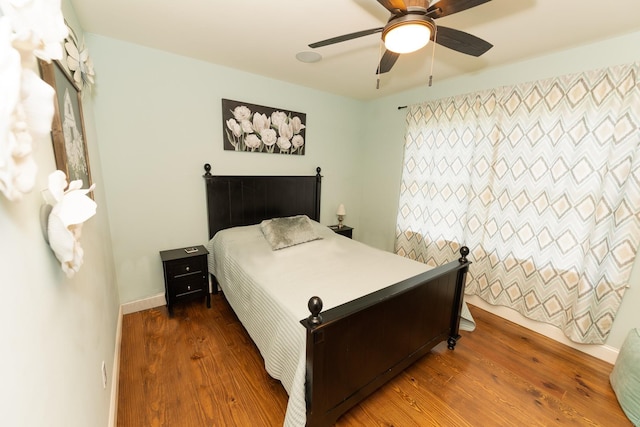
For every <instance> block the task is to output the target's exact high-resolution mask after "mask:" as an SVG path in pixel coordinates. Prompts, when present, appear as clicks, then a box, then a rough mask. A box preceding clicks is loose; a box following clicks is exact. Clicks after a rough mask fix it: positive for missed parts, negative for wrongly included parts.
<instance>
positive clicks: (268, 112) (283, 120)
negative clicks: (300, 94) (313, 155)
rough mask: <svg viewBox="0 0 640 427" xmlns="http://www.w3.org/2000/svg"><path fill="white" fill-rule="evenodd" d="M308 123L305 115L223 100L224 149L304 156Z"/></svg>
mask: <svg viewBox="0 0 640 427" xmlns="http://www.w3.org/2000/svg"><path fill="white" fill-rule="evenodd" d="M306 121H307V115H306V114H304V113H297V112H295V111H287V110H283V109H281V108H273V107H265V106H262V105H256V104H249V103H248V102H240V101H233V100H231V99H223V100H222V129H223V130H222V139H223V145H224V149H225V150H231V151H248V152H255V153H276V154H292V155H297V156H302V155H304V152H305V149H306V145H307V141H306V138H305V129H306V127H307V125H306Z"/></svg>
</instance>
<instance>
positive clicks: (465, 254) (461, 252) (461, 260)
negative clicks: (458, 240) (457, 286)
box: [458, 246, 469, 263]
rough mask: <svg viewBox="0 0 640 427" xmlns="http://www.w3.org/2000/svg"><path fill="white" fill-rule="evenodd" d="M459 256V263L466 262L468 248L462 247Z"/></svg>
mask: <svg viewBox="0 0 640 427" xmlns="http://www.w3.org/2000/svg"><path fill="white" fill-rule="evenodd" d="M460 255H462V256H461V257H460V258H458V261H459V262H461V263H462V262H467V255H469V248H468V247H466V246H463V247H461V248H460Z"/></svg>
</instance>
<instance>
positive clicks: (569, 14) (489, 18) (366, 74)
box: [71, 0, 640, 100]
mask: <svg viewBox="0 0 640 427" xmlns="http://www.w3.org/2000/svg"><path fill="white" fill-rule="evenodd" d="M71 3H72V5H73V7H74V9H75V11H76V14H77V16H78V19H79V20H80V23H81V25H82V27H83V29H84V31H86V32H89V33H94V34H99V35H102V36H106V37H111V38H115V39H119V40H124V41H127V42H131V43H135V44H139V45H143V46H148V47H151V48H155V49H160V50H164V51H168V52H173V53H176V54H179V55H183V56H187V57H192V58H197V59H200V60H203V61H208V62H212V63H216V64H220V65H223V66H227V67H232V68H236V69H239V70H244V71H248V72H250V73H254V74H260V75H263V76H266V77H270V78H274V79H278V80H284V81H288V82H291V83H295V84H299V85H302V86H307V87H311V88H315V89H319V90H322V91H326V92H331V93H335V94H340V95H344V96H347V97H351V98H356V99H362V100H370V99H374V98H379V97H383V96H387V95H390V94H393V93H397V92H400V91H403V90H406V89H409V88H412V87H417V86H423V85H425V84H426V83H427V82H428V78H429V74H430V68H431V55H432V49H431V46H432V45H431V44H429V45H428V46H427V47H426V48H423V49H421V50H419V51H417V52H414V53H411V54H405V55H401V56H400V58H399V59H398V61H397V63H396V64H395V66H394V67H393V69H392V70H391V71H390V72H389V73H387V74H384V75H382V76H381V80H380V89H376V75H375V70H376V67H377V64H378V60H379V55H380V34H374V35H370V36H366V37H362V38H359V39H355V40H350V41H347V42H343V43H339V44H336V45H332V46H326V47H322V48H318V49H315V51H317V52H318V53H320V54H321V55H322V57H323V59H322V60H321V61H320V62H317V63H312V64H307V63H302V62H299V61H298V60H296V58H295V55H296V53H298V52H302V51H311V50H312V49H310V48H309V47H308V46H307V45H308V44H309V43H312V42H316V41H320V40H324V39H327V38H330V37H334V36H339V35H342V34H346V33H351V32H355V31H359V30H366V29H370V28H376V27H382V26H383V25H384V24H385V23H386V21H387V19H388V17H389V13H388V12H387V11H386V9H385V8H384V7H382V6H381V5H380V4H379V3H378V2H377V1H376V0H227V1H215V0H71ZM434 3H435V1H434ZM436 23H437V24H438V25H443V26H447V27H451V28H455V29H459V30H462V31H465V32H468V33H470V34H473V35H475V36H478V37H480V38H482V39H485V40H487V41H488V42H490V43H492V44H493V45H494V47H493V48H492V49H491V50H489V52H487V53H486V54H484V55H483V56H481V57H479V58H475V57H471V56H467V55H464V54H461V53H458V52H454V51H451V50H449V49H447V48H444V47H441V46H438V45H437V47H436V49H435V62H434V64H433V76H434V77H433V78H434V84H437V82H438V81H439V80H440V81H441V80H443V79H446V78H450V77H454V76H457V75H461V74H465V73H470V72H474V71H478V70H482V69H486V68H489V67H495V66H499V65H503V64H507V63H512V62H516V61H520V60H523V59H526V58H531V57H535V56H539V55H543V54H545V53H550V52H554V51H560V50H564V49H567V48H570V47H574V46H579V45H582V44H588V43H591V42H594V41H597V40H603V39H607V38H610V37H615V36H618V35H622V34H626V33H631V32H635V31H639V30H640V1H638V0H616V1H609V2H606V1H602V0H601V1H595V0H492V1H490V2H489V3H485V4H483V5H480V6H477V7H475V8H472V9H468V10H466V11H463V12H460V13H457V14H454V15H450V16H446V17H444V18H440V19H438V20H436ZM621 48H626V49H640V47H638V46H624V47H621ZM593 54H594V55H597V54H598V52H594V53H593ZM96 72H97V73H98V74H99V72H100V70H96Z"/></svg>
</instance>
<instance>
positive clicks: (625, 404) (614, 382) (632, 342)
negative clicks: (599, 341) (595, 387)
mask: <svg viewBox="0 0 640 427" xmlns="http://www.w3.org/2000/svg"><path fill="white" fill-rule="evenodd" d="M609 381H611V387H613V391H615V393H616V397H617V398H618V402H619V403H620V406H621V407H622V410H623V411H624V413H625V414H626V415H627V417H628V418H629V419H630V420H631V422H632V423H633V425H634V426H637V425H640V331H638V329H632V330H631V331H629V334H628V335H627V337H626V338H625V340H624V343H622V347H621V348H620V353H618V358H617V359H616V364H615V365H614V366H613V371H612V372H611V375H610V376H609Z"/></svg>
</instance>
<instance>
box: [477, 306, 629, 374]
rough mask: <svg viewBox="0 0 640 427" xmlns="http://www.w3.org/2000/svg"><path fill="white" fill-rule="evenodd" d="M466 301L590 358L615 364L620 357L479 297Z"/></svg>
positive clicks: (608, 348)
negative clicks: (571, 338) (572, 338)
mask: <svg viewBox="0 0 640 427" xmlns="http://www.w3.org/2000/svg"><path fill="white" fill-rule="evenodd" d="M464 299H465V301H466V302H468V303H469V304H471V305H475V306H476V307H478V308H481V309H483V310H485V311H488V312H490V313H493V314H495V315H496V316H500V317H502V318H504V319H507V320H509V321H511V322H513V323H516V324H518V325H520V326H522V327H525V328H527V329H531V330H532V331H534V332H537V333H539V334H541V335H544V336H545V337H547V338H551V339H552V340H554V341H558V342H559V343H561V344H564V345H567V346H569V347H571V348H575V349H576V350H579V351H581V352H583V353H586V354H588V355H590V356H593V357H596V358H598V359H600V360H604V361H605V362H608V363H611V364H614V363H615V362H616V358H617V357H618V351H619V349H617V348H614V347H611V346H608V345H606V344H579V343H575V342H573V341H571V340H570V339H569V338H567V337H566V336H565V335H564V333H563V332H562V331H561V330H560V329H559V328H556V327H555V326H552V325H549V324H547V323H542V322H537V321H535V320H531V319H527V318H526V317H524V316H523V315H522V314H520V313H518V312H517V311H515V310H513V309H512V308H509V307H503V306H497V305H491V304H489V303H488V302H486V301H485V300H483V299H482V298H480V297H479V296H477V295H465V296H464Z"/></svg>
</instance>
